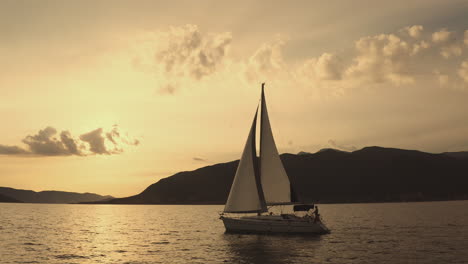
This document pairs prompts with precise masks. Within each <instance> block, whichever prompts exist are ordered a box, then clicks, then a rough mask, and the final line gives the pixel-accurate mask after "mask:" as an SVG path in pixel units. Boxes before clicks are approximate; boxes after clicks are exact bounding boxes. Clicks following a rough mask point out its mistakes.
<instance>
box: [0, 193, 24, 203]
mask: <svg viewBox="0 0 468 264" xmlns="http://www.w3.org/2000/svg"><path fill="white" fill-rule="evenodd" d="M0 203H22V201H19V200H16V199H14V198H11V197H8V196H6V195H3V194H0Z"/></svg>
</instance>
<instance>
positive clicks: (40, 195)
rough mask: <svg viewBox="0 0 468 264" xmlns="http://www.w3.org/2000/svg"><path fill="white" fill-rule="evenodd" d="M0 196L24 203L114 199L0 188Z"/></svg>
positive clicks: (90, 195)
mask: <svg viewBox="0 0 468 264" xmlns="http://www.w3.org/2000/svg"><path fill="white" fill-rule="evenodd" d="M0 195H4V196H8V197H11V198H13V199H16V200H19V201H23V202H25V203H80V202H90V201H99V200H106V199H107V200H109V199H112V198H114V197H112V196H102V195H98V194H95V193H75V192H60V191H42V192H35V191H31V190H19V189H13V188H8V187H0Z"/></svg>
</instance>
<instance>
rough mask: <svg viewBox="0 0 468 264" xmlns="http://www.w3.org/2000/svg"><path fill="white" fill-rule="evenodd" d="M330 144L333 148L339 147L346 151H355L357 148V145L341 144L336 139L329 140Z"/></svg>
mask: <svg viewBox="0 0 468 264" xmlns="http://www.w3.org/2000/svg"><path fill="white" fill-rule="evenodd" d="M328 144H330V145H331V146H332V147H333V148H336V149H339V150H345V151H355V150H357V148H356V147H355V146H345V145H340V144H338V143H337V142H336V141H335V140H332V139H330V140H328Z"/></svg>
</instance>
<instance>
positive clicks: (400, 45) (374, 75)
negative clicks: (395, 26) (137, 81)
mask: <svg viewBox="0 0 468 264" xmlns="http://www.w3.org/2000/svg"><path fill="white" fill-rule="evenodd" d="M355 48H356V50H357V53H358V55H357V56H356V57H355V58H354V63H353V64H352V65H351V66H350V67H349V68H348V69H347V70H346V74H347V75H348V77H349V78H357V79H360V80H363V81H367V82H375V83H383V82H387V81H389V82H392V83H394V84H402V83H411V82H413V81H414V79H413V76H412V75H411V69H410V64H409V63H407V62H408V58H409V57H410V55H411V54H412V52H413V48H412V47H411V45H410V44H409V43H408V42H407V41H405V40H403V39H401V38H400V37H398V36H397V35H394V34H388V35H387V34H381V35H377V36H370V37H364V38H361V39H359V40H358V41H357V42H356V45H355Z"/></svg>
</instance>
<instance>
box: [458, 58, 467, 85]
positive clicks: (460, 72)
mask: <svg viewBox="0 0 468 264" xmlns="http://www.w3.org/2000/svg"><path fill="white" fill-rule="evenodd" d="M458 76H460V77H461V78H462V79H463V81H465V82H466V83H468V60H465V61H463V62H462V63H461V65H460V68H459V69H458Z"/></svg>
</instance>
